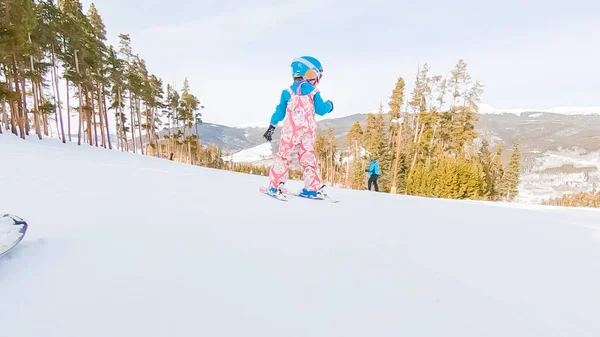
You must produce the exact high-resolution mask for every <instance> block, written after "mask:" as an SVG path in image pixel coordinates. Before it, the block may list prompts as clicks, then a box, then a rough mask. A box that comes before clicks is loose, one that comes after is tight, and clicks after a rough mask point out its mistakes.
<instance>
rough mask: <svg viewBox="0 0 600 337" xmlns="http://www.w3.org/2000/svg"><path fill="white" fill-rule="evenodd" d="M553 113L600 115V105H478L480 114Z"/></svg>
mask: <svg viewBox="0 0 600 337" xmlns="http://www.w3.org/2000/svg"><path fill="white" fill-rule="evenodd" d="M528 112H529V113H535V112H538V113H544V112H546V113H553V114H560V115H600V107H570V106H559V107H553V108H548V109H538V108H510V109H500V108H495V107H493V106H491V105H489V104H481V105H480V107H479V113H480V114H513V115H521V114H522V113H528Z"/></svg>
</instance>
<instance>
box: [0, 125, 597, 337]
mask: <svg viewBox="0 0 600 337" xmlns="http://www.w3.org/2000/svg"><path fill="white" fill-rule="evenodd" d="M0 158H2V164H3V165H2V174H0V186H2V193H0V212H6V213H13V214H16V215H19V216H21V217H23V218H24V219H25V220H26V221H28V223H29V231H28V233H27V235H26V237H25V238H24V240H23V241H22V242H21V243H20V244H19V245H18V246H17V247H16V248H15V249H14V250H13V251H11V252H10V253H9V254H8V255H5V256H3V257H2V258H0V299H1V300H0V312H1V313H2V314H1V315H0V332H1V334H2V336H15V337H39V336H61V337H79V336H86V337H105V336H114V337H121V336H122V337H125V336H145V337H166V336H232V337H233V336H261V337H281V336H299V337H300V336H345V337H354V336H357V337H358V336H360V337H363V336H379V337H387V336H390V337H391V336H394V337H395V336H415V337H420V336H461V337H481V336H489V337H496V336H498V337H505V336H512V337H521V336H523V337H548V336H582V337H583V336H598V335H600V325H598V324H597V316H598V312H600V292H599V291H597V289H598V284H600V267H599V265H598V264H597V263H596V261H598V260H600V211H599V210H597V209H567V208H558V207H544V206H524V205H510V204H500V203H486V202H475V201H453V200H442V199H428V198H420V197H411V196H403V195H390V194H385V193H375V192H367V191H352V190H342V189H335V188H333V189H331V190H330V191H329V193H330V194H331V195H334V196H335V197H336V198H339V199H340V200H341V202H340V203H337V204H331V203H327V202H320V201H312V200H304V199H299V198H293V199H290V200H288V201H287V202H285V203H282V202H279V201H276V200H274V199H272V198H269V197H267V196H264V195H261V194H260V193H258V191H257V188H258V186H260V185H263V184H265V183H266V177H260V176H253V175H247V174H241V173H234V172H228V171H220V170H213V169H208V168H203V167H198V166H192V165H186V164H182V163H176V162H171V161H168V160H161V159H158V158H153V157H147V156H140V155H136V154H132V153H123V152H120V151H108V150H104V149H101V148H94V147H89V146H77V145H75V144H61V143H59V142H57V141H56V140H52V139H44V140H42V141H39V140H36V139H35V138H34V137H30V139H28V140H26V141H24V140H21V139H19V138H18V137H15V136H13V135H10V134H3V135H0ZM300 186H301V185H300V183H299V182H292V183H291V184H290V186H289V187H290V188H291V189H297V188H299V187H300ZM398 215H400V216H401V220H398V221H391V220H390V219H400V218H398ZM557 247H558V248H557Z"/></svg>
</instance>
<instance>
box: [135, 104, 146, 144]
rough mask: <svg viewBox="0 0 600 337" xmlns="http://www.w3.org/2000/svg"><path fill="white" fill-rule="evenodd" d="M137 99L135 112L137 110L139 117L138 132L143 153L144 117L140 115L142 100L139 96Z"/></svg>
mask: <svg viewBox="0 0 600 337" xmlns="http://www.w3.org/2000/svg"><path fill="white" fill-rule="evenodd" d="M135 101H136V104H135V112H136V115H137V119H138V134H139V135H140V152H141V154H144V138H143V137H142V118H141V116H140V105H141V102H140V100H138V99H137V98H136V100H135Z"/></svg>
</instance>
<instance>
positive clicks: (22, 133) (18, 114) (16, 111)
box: [12, 54, 25, 139]
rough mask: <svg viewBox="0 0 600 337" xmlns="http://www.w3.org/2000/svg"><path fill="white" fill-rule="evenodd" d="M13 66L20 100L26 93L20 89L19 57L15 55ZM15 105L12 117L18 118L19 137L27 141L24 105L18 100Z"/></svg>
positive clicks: (16, 90) (16, 89)
mask: <svg viewBox="0 0 600 337" xmlns="http://www.w3.org/2000/svg"><path fill="white" fill-rule="evenodd" d="M12 66H13V76H14V85H15V92H16V93H17V96H18V97H19V98H20V97H23V96H24V93H22V92H21V90H20V88H19V72H18V70H17V57H16V55H15V54H13V62H12ZM14 105H15V108H16V109H14V111H13V112H14V113H13V115H14V116H12V117H13V118H16V123H17V125H18V126H19V136H20V137H21V138H22V139H25V121H24V118H23V114H24V111H23V105H22V104H21V103H20V102H19V100H16V102H15V103H14Z"/></svg>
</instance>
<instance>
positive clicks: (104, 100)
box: [102, 90, 112, 150]
mask: <svg viewBox="0 0 600 337" xmlns="http://www.w3.org/2000/svg"><path fill="white" fill-rule="evenodd" d="M102 107H103V108H104V109H103V113H104V124H105V125H106V139H107V140H108V149H109V150H112V142H111V141H110V129H109V128H108V109H107V108H106V95H105V94H104V90H102Z"/></svg>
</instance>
